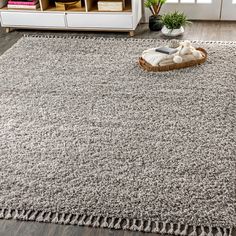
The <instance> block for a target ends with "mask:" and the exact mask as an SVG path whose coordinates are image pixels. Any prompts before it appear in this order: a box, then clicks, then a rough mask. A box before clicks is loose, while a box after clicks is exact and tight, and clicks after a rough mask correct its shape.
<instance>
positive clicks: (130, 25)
mask: <svg viewBox="0 0 236 236" xmlns="http://www.w3.org/2000/svg"><path fill="white" fill-rule="evenodd" d="M39 1H40V9H37V10H24V9H16V10H15V9H14V10H9V9H7V8H2V9H0V20H1V25H2V26H3V27H6V28H10V27H12V28H46V29H64V30H66V29H68V30H69V29H73V30H96V31H97V30H102V31H103V30H109V31H110V30H112V31H116V30H117V31H126V32H130V35H133V31H134V30H135V29H136V27H137V25H138V23H139V21H140V20H141V17H142V14H141V12H142V0H125V1H126V2H127V5H126V7H125V9H124V11H122V12H99V11H98V9H97V7H96V3H97V1H96V0H84V1H85V5H82V4H81V5H80V6H76V7H74V8H72V9H69V10H66V11H65V10H59V9H58V8H56V7H55V6H52V5H50V2H49V0H39Z"/></svg>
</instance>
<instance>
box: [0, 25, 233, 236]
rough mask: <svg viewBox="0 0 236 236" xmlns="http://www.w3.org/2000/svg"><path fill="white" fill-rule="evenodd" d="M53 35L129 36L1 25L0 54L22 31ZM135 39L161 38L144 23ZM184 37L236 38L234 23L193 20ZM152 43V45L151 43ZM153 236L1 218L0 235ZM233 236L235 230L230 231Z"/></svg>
mask: <svg viewBox="0 0 236 236" xmlns="http://www.w3.org/2000/svg"><path fill="white" fill-rule="evenodd" d="M25 33H26V34H45V33H46V34H55V35H70V34H71V35H90V36H103V37H128V35H127V34H126V33H85V32H83V33H82V32H69V33H68V32H59V31H53V32H52V31H47V32H43V31H29V30H28V31H26V30H18V31H13V32H11V33H8V34H6V33H5V31H4V30H3V29H1V28H0V55H1V54H3V53H4V52H5V51H6V50H7V49H8V48H10V47H11V46H12V45H13V44H14V43H15V42H16V41H17V40H18V39H19V38H20V37H22V35H23V34H25ZM135 37H137V38H163V36H161V34H160V33H157V32H150V31H149V30H148V26H147V25H146V24H142V25H140V26H139V28H138V30H137V32H136V35H135ZM182 38H183V39H191V40H207V41H235V40H236V22H194V23H193V25H192V26H191V27H188V28H187V29H186V32H185V34H184V36H183V37H182ZM150 46H151V45H150ZM95 235H96V236H144V235H146V236H147V235H148V236H154V235H156V234H151V233H149V234H147V233H145V234H144V233H139V232H130V231H115V230H108V229H93V228H88V227H79V226H62V225H54V224H45V223H34V222H17V221H14V220H0V236H95ZM233 236H236V232H235V231H234V232H233Z"/></svg>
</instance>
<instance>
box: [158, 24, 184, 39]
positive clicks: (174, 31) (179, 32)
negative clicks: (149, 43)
mask: <svg viewBox="0 0 236 236" xmlns="http://www.w3.org/2000/svg"><path fill="white" fill-rule="evenodd" d="M161 32H162V33H163V34H164V35H165V36H168V37H176V36H179V35H182V34H183V33H184V27H183V26H181V27H180V28H179V29H168V28H167V27H166V26H165V25H164V26H163V28H162V30H161Z"/></svg>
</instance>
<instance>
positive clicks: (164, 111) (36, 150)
mask: <svg viewBox="0 0 236 236" xmlns="http://www.w3.org/2000/svg"><path fill="white" fill-rule="evenodd" d="M163 43H164V42H162V41H156V40H143V39H114V38H113V39H104V38H76V37H75V38H53V37H48V38H47V37H24V38H22V39H20V40H19V41H18V42H17V43H16V44H15V45H14V46H13V47H12V48H11V49H10V50H8V51H7V52H6V53H5V54H4V55H2V56H1V57H0V209H1V211H0V218H5V219H11V218H13V219H17V220H32V221H38V222H52V223H60V224H72V225H87V226H93V227H105V228H106V227H108V228H115V229H129V230H137V231H144V232H157V233H168V234H175V235H182V236H184V235H191V236H197V235H201V236H206V235H207V236H213V235H214V236H215V235H216V236H228V235H231V232H232V228H233V227H235V226H236V211H235V207H236V191H235V184H236V165H235V149H234V148H235V136H234V135H235V133H234V131H235V130H234V125H235V113H234V112H235V92H236V91H235V82H236V76H235V74H236V69H235V61H236V54H235V52H236V43H233V42H232V43H220V42H218V43H216V42H194V43H195V45H196V46H201V47H204V48H205V49H206V50H207V51H208V52H209V59H208V61H207V62H206V63H205V64H204V65H201V66H197V67H193V68H187V69H182V70H177V71H172V72H163V73H147V72H144V71H143V70H141V69H140V68H139V67H138V65H137V60H138V57H139V55H140V54H141V52H142V51H143V50H144V49H146V48H149V47H154V46H158V45H160V44H163Z"/></svg>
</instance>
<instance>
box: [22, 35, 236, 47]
mask: <svg viewBox="0 0 236 236" xmlns="http://www.w3.org/2000/svg"><path fill="white" fill-rule="evenodd" d="M22 38H52V39H53V38H59V39H86V40H89V39H90V40H98V41H115V40H118V41H131V42H132V41H133V42H139V41H147V42H168V41H170V40H171V39H154V38H126V37H114V36H112V37H109V36H108V37H104V36H82V35H52V34H48V33H47V34H30V33H29V34H23V36H22ZM177 40H178V41H185V40H188V39H177ZM188 41H190V42H192V43H205V44H222V45H236V41H222V40H221V41H214V40H198V39H196V40H195V39H192V40H191V39H190V40H188Z"/></svg>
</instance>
